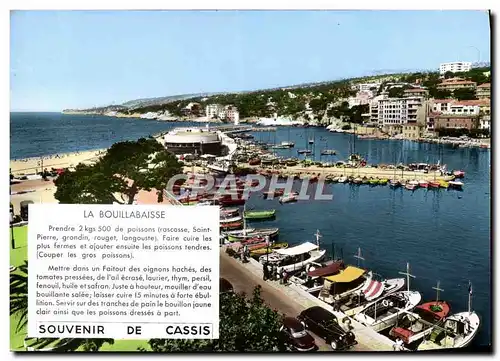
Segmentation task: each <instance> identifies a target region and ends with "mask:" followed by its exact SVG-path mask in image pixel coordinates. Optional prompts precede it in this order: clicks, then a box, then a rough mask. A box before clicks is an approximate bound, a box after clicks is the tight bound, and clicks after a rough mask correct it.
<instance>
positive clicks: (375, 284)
mask: <svg viewBox="0 0 500 361" xmlns="http://www.w3.org/2000/svg"><path fill="white" fill-rule="evenodd" d="M384 288H385V287H384V284H383V283H382V282H379V281H375V280H371V281H370V283H369V284H368V287H366V288H365V289H364V290H363V295H364V296H365V299H366V300H367V301H370V300H373V299H375V298H377V297H379V296H380V295H381V294H382V292H384Z"/></svg>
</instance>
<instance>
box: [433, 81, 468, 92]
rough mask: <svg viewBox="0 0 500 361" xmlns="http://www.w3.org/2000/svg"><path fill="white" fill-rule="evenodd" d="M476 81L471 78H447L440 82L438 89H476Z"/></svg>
mask: <svg viewBox="0 0 500 361" xmlns="http://www.w3.org/2000/svg"><path fill="white" fill-rule="evenodd" d="M476 85H477V84H476V82H474V81H470V80H464V79H460V78H452V79H445V80H443V81H442V82H441V83H440V84H438V85H437V88H438V89H441V90H448V91H455V90H457V89H462V88H471V89H474V90H475V89H476Z"/></svg>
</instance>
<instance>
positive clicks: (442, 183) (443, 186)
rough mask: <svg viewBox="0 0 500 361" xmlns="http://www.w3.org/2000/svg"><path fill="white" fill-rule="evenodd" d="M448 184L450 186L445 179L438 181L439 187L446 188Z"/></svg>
mask: <svg viewBox="0 0 500 361" xmlns="http://www.w3.org/2000/svg"><path fill="white" fill-rule="evenodd" d="M449 186H450V184H449V183H448V182H447V181H445V180H440V181H439V187H440V188H445V189H448V187H449Z"/></svg>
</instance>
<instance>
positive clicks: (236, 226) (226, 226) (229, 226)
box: [220, 221, 243, 231]
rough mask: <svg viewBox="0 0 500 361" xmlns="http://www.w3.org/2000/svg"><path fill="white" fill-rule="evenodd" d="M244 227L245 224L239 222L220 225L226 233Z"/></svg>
mask: <svg viewBox="0 0 500 361" xmlns="http://www.w3.org/2000/svg"><path fill="white" fill-rule="evenodd" d="M241 227H243V222H242V221H238V222H227V223H222V222H221V224H220V229H221V230H223V231H225V230H230V229H239V228H241Z"/></svg>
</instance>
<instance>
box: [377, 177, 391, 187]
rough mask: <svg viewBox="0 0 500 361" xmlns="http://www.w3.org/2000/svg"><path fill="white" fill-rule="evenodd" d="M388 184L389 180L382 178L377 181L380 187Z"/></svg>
mask: <svg viewBox="0 0 500 361" xmlns="http://www.w3.org/2000/svg"><path fill="white" fill-rule="evenodd" d="M388 182H389V179H387V178H382V179H379V181H378V184H379V185H381V186H385V185H386V184H387V183H388Z"/></svg>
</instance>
